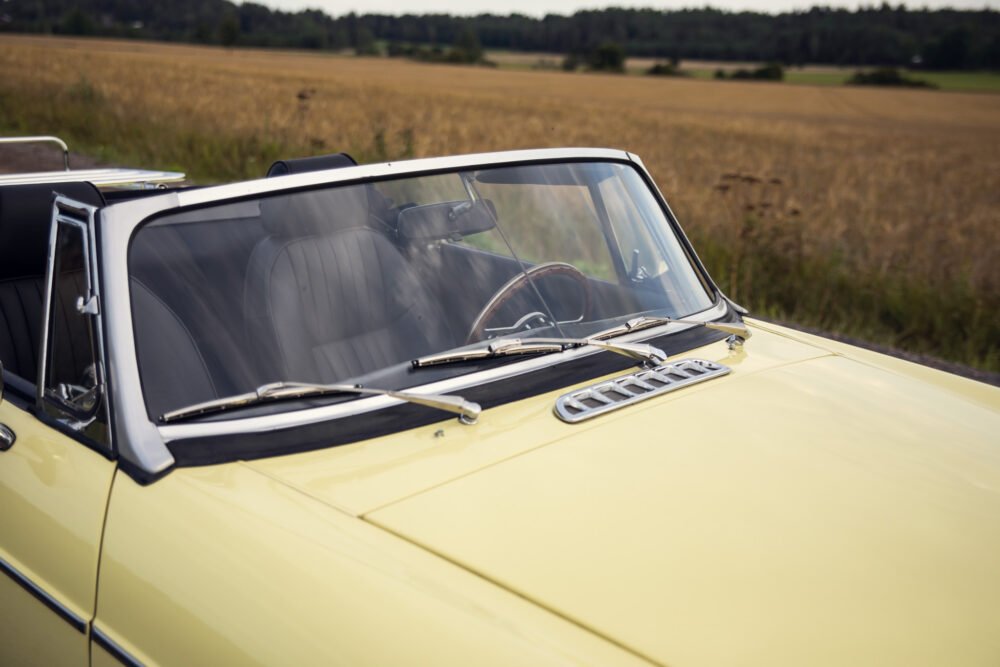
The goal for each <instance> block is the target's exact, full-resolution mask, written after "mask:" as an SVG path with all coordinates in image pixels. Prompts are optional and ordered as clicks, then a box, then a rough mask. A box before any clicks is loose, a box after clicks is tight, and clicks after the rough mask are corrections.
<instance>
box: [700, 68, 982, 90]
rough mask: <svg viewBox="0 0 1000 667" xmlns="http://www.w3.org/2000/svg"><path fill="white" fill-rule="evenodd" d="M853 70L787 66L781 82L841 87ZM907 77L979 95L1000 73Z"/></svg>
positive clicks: (706, 72)
mask: <svg viewBox="0 0 1000 667" xmlns="http://www.w3.org/2000/svg"><path fill="white" fill-rule="evenodd" d="M686 71H688V72H689V73H690V74H691V76H692V77H693V78H696V79H711V78H713V76H714V75H715V70H713V69H692V70H686ZM855 71H857V70H855V69H851V68H844V69H837V70H825V69H824V70H814V69H809V68H803V69H798V68H794V67H789V68H788V69H786V70H785V82H786V83H790V84H797V85H808V86H842V85H845V84H846V83H847V81H848V79H850V78H851V76H852V75H853V74H854V72H855ZM903 72H904V74H906V76H907V77H909V78H912V79H919V80H923V81H927V82H928V83H933V84H934V85H936V86H937V87H938V88H940V89H941V90H958V91H967V92H979V93H998V92H1000V74H998V73H994V72H925V71H922V70H903Z"/></svg>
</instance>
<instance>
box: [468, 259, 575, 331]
mask: <svg viewBox="0 0 1000 667" xmlns="http://www.w3.org/2000/svg"><path fill="white" fill-rule="evenodd" d="M554 275H563V276H567V277H569V278H572V279H573V280H575V281H576V283H577V284H578V285H579V286H580V292H581V293H582V294H583V309H582V314H581V316H582V317H583V318H584V319H586V318H587V317H588V316H589V315H590V301H591V287H590V281H589V280H587V276H585V275H584V274H583V272H582V271H580V269H578V268H576V267H575V266H573V265H572V264H566V263H565V262H545V263H544V264H539V265H537V266H533V267H531V268H530V269H528V270H527V271H523V272H521V273H519V274H517V275H516V276H514V277H513V278H511V279H510V280H508V281H507V282H506V283H504V284H503V285H502V286H501V287H500V289H498V290H497V291H496V293H495V294H494V295H493V296H492V297H490V300H489V301H487V302H486V305H485V306H483V309H482V310H480V311H479V314H478V315H476V319H474V320H473V321H472V326H471V327H470V328H469V335H468V336H466V338H465V344H466V345H468V344H470V343H474V342H476V341H479V340H482V338H483V334H484V333H485V331H486V323H487V322H489V321H490V320H491V319H493V317H494V316H495V315H496V314H497V313H498V312H499V311H500V309H501V308H503V306H504V304H506V303H507V302H508V301H510V300H511V299H513V298H514V297H515V296H516V295H517V294H519V293H520V292H522V291H524V290H525V289H526V288H528V287H530V286H531V281H532V280H537V279H540V278H547V277H549V276H554Z"/></svg>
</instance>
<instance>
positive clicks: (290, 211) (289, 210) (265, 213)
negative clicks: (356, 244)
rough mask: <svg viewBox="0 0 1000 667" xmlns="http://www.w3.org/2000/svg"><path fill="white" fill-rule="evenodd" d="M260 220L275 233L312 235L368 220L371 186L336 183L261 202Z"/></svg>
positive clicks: (330, 231)
mask: <svg viewBox="0 0 1000 667" xmlns="http://www.w3.org/2000/svg"><path fill="white" fill-rule="evenodd" d="M260 215H261V223H262V224H263V225H264V229H266V230H267V231H268V232H269V233H270V234H271V235H273V236H290V237H295V236H312V235H323V234H331V233H333V232H336V231H338V230H341V229H350V228H351V227H365V226H367V224H368V186H366V185H346V186H333V187H329V188H326V189H323V190H311V191H308V192H294V193H292V194H287V195H278V196H276V197H268V198H266V199H262V200H261V202H260Z"/></svg>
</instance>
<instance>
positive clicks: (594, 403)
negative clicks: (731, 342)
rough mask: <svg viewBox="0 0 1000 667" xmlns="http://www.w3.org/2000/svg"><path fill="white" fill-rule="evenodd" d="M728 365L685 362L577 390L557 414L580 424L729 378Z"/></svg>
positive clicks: (562, 398) (559, 404)
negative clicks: (679, 390) (674, 392)
mask: <svg viewBox="0 0 1000 667" xmlns="http://www.w3.org/2000/svg"><path fill="white" fill-rule="evenodd" d="M730 370H731V369H730V368H729V367H728V366H723V365H722V364H717V363H715V362H713V361H705V360H704V359H681V360H679V361H672V362H670V363H666V364H663V365H661V366H656V367H654V368H649V369H646V370H641V371H638V372H636V373H632V374H631V375H623V376H622V377H617V378H615V379H613V380H606V381H605V382H598V383H597V384H592V385H590V386H589V387H584V388H583V389H576V390H574V391H571V392H569V393H566V394H563V395H562V396H560V397H559V398H558V399H556V406H555V413H556V416H557V417H559V419H561V420H563V421H564V422H569V423H570V424H574V423H576V422H581V421H584V420H585V419H590V418H591V417H596V416H598V415H602V414H604V413H605V412H610V411H612V410H617V409H618V408H623V407H625V406H626V405H632V404H634V403H638V402H640V401H645V400H646V399H647V398H653V397H654V396H660V395H662V394H668V393H670V392H672V391H674V390H676V389H681V388H683V387H689V386H691V385H693V384H698V383H700V382H704V381H706V380H711V379H712V378H717V377H721V376H723V375H727V374H729V372H730Z"/></svg>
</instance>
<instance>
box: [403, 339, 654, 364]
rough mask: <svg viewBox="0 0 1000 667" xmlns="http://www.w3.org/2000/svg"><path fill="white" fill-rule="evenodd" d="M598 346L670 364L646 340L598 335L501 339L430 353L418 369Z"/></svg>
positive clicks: (420, 361) (418, 360) (650, 361)
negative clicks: (619, 340)
mask: <svg viewBox="0 0 1000 667" xmlns="http://www.w3.org/2000/svg"><path fill="white" fill-rule="evenodd" d="M588 345H590V346H594V347H599V348H602V349H605V350H607V351H609V352H616V353H618V354H621V355H624V356H626V357H629V358H631V359H635V360H637V361H645V362H647V363H650V364H652V365H654V366H659V365H660V364H663V363H666V361H667V354H666V352H664V351H663V350H661V349H659V348H657V347H653V346H652V345H647V344H645V343H610V342H608V341H605V340H599V339H597V338H529V339H526V340H521V339H520V338H508V339H504V340H498V341H494V342H492V343H490V344H489V345H486V346H484V347H476V348H471V349H468V350H457V351H453V352H441V353H440V354H430V355H427V356H425V357H420V358H419V359H414V360H413V362H412V364H413V367H414V368H424V367H426V366H441V365H444V364H454V363H459V362H463V361H478V360H480V359H497V358H500V357H510V356H515V355H522V354H547V353H550V352H564V351H566V350H569V349H572V348H576V347H586V346H588Z"/></svg>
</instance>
